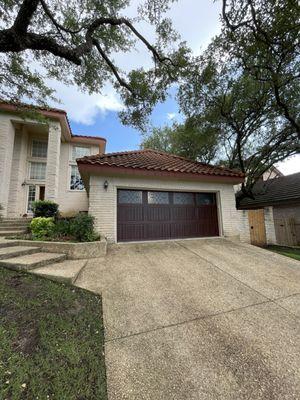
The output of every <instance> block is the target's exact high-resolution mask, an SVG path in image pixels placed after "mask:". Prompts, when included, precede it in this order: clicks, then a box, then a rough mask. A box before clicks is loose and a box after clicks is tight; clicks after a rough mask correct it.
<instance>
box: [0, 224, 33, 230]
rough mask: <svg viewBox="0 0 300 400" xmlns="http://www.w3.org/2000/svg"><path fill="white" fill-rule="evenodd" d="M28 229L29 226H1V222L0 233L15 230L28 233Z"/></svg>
mask: <svg viewBox="0 0 300 400" xmlns="http://www.w3.org/2000/svg"><path fill="white" fill-rule="evenodd" d="M27 228H28V226H26V225H24V226H23V225H14V224H11V225H1V222H0V232H6V231H14V230H17V231H21V230H22V231H23V232H26V231H27Z"/></svg>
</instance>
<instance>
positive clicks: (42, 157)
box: [30, 138, 48, 160]
mask: <svg viewBox="0 0 300 400" xmlns="http://www.w3.org/2000/svg"><path fill="white" fill-rule="evenodd" d="M33 142H40V143H46V145H47V152H46V155H45V156H34V155H33ZM47 156H48V141H47V140H40V139H37V138H33V139H32V140H31V148H30V157H31V158H33V159H42V160H46V159H47Z"/></svg>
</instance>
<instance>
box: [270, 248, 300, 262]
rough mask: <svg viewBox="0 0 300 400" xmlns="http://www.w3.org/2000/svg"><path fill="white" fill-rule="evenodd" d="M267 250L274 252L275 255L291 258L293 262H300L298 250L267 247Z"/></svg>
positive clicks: (299, 250) (299, 251)
mask: <svg viewBox="0 0 300 400" xmlns="http://www.w3.org/2000/svg"><path fill="white" fill-rule="evenodd" d="M267 249H268V250H271V251H274V252H275V253H279V254H282V255H283V256H287V257H291V258H294V259H295V260H298V261H300V248H297V249H295V248H294V249H293V248H291V247H284V246H268V247H267Z"/></svg>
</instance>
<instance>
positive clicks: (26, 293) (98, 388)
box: [0, 269, 107, 400]
mask: <svg viewBox="0 0 300 400" xmlns="http://www.w3.org/2000/svg"><path fill="white" fill-rule="evenodd" d="M101 310H102V305H101V299H100V297H98V296H96V295H93V294H92V293H89V292H87V291H85V290H82V289H78V288H73V287H71V286H68V285H64V284H60V283H56V282H52V281H49V280H46V279H43V278H38V277H36V276H32V275H29V274H25V273H19V272H14V271H10V270H6V269H2V270H1V271H0V343H1V346H0V399H1V400H35V399H37V400H38V399H39V400H44V399H45V400H51V399H53V400H96V399H97V400H106V399H107V395H106V375H105V364H104V334H103V322H102V315H101Z"/></svg>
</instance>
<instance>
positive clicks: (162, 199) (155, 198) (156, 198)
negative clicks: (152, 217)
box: [148, 192, 169, 204]
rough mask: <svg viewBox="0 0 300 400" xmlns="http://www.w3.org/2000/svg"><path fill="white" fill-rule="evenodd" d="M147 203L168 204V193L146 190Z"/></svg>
mask: <svg viewBox="0 0 300 400" xmlns="http://www.w3.org/2000/svg"><path fill="white" fill-rule="evenodd" d="M148 204H169V193H168V192H148Z"/></svg>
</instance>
